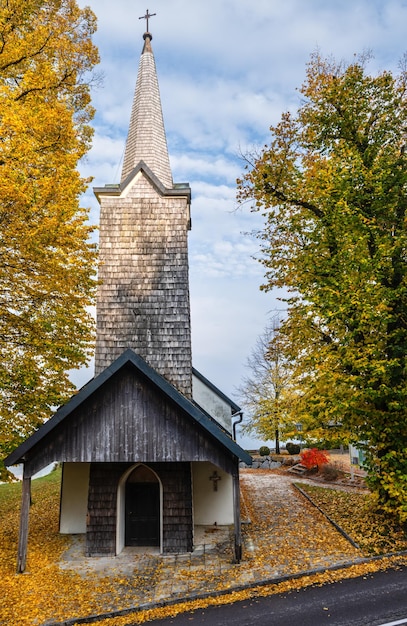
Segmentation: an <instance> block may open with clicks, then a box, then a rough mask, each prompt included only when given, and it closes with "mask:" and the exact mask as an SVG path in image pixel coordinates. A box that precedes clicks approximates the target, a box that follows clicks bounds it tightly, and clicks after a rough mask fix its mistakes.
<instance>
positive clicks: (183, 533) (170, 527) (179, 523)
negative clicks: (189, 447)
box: [150, 463, 193, 553]
mask: <svg viewBox="0 0 407 626" xmlns="http://www.w3.org/2000/svg"><path fill="white" fill-rule="evenodd" d="M150 467H151V468H152V469H154V471H155V472H156V473H157V475H158V476H159V477H160V479H161V482H162V485H163V552H167V553H171V552H175V553H176V552H191V551H192V548H193V515H192V476H191V465H190V463H165V464H164V463H155V464H152V465H151V466H150Z"/></svg>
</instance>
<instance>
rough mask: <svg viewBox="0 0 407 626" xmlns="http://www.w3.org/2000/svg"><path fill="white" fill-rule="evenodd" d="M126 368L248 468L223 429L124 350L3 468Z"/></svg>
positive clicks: (242, 452) (245, 457)
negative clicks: (149, 384) (132, 369)
mask: <svg viewBox="0 0 407 626" xmlns="http://www.w3.org/2000/svg"><path fill="white" fill-rule="evenodd" d="M128 364H130V365H132V366H133V367H134V368H135V369H136V370H137V372H138V373H139V374H141V375H142V376H143V377H144V378H145V379H147V380H148V381H149V382H150V383H151V384H152V385H153V386H154V387H155V388H156V389H157V390H158V391H159V392H161V393H162V394H163V395H164V396H165V397H166V398H167V399H168V400H169V401H171V402H172V403H173V404H175V405H176V406H177V407H178V409H179V410H181V411H182V412H183V413H184V414H186V415H187V416H188V417H189V418H190V419H191V420H192V421H193V422H194V423H195V424H199V426H200V427H201V428H202V429H203V430H204V431H205V432H206V433H207V434H208V435H210V436H211V438H213V439H214V440H215V441H216V442H218V443H219V444H221V446H222V447H223V448H224V449H225V450H226V451H227V452H228V453H229V454H230V455H232V456H234V457H236V458H238V459H240V460H241V461H244V462H245V463H246V464H247V465H251V463H252V458H251V456H250V455H249V454H248V453H247V452H246V451H245V450H243V448H241V447H240V446H239V445H238V444H237V443H236V442H235V441H233V439H231V438H230V436H229V435H228V434H227V433H226V432H225V431H224V429H223V428H222V427H221V426H220V425H218V424H217V423H216V422H215V421H214V420H213V419H211V418H210V417H209V416H208V415H207V414H206V413H205V412H204V411H203V410H201V409H200V408H199V407H198V406H197V405H195V404H193V402H191V401H190V400H188V398H186V397H185V396H183V395H182V394H181V393H180V392H179V391H177V389H175V387H173V385H171V384H170V383H169V382H168V381H167V380H166V379H165V378H163V377H162V376H161V375H160V374H158V373H157V372H156V371H155V370H154V369H153V368H151V367H150V366H149V365H148V364H147V363H146V362H145V361H144V360H143V359H142V358H141V357H140V356H139V355H137V354H136V353H135V352H133V350H130V349H128V350H126V351H125V352H123V354H122V355H121V356H120V357H119V358H118V359H116V361H114V363H112V365H110V366H109V367H108V368H106V369H105V370H104V371H103V372H101V373H100V374H99V375H98V376H97V377H96V378H93V379H92V380H91V381H90V382H88V383H87V384H86V385H85V386H84V387H82V389H80V391H79V392H78V393H77V394H76V395H75V396H73V397H72V398H71V399H70V400H69V401H68V402H67V403H66V404H64V405H63V406H62V407H60V408H59V409H58V410H57V411H56V413H55V414H54V415H53V417H51V419H49V420H48V421H47V422H46V423H45V424H43V426H41V427H40V428H39V429H38V430H37V431H36V432H35V433H34V434H33V435H31V437H29V438H28V439H26V441H24V442H23V443H22V444H21V445H20V446H19V447H18V448H17V449H16V450H14V452H12V453H11V454H10V455H9V456H8V457H7V458H6V459H5V461H4V463H5V465H6V466H11V465H16V464H18V463H23V462H24V461H25V459H26V455H27V454H28V453H29V452H30V451H31V450H32V449H33V448H34V446H37V445H38V444H40V443H41V441H42V440H44V438H45V437H47V435H49V434H50V433H51V432H52V431H53V430H54V429H55V428H56V427H57V426H59V425H60V424H61V422H63V421H64V420H65V419H66V418H68V417H69V416H70V415H71V414H72V412H73V411H74V410H75V409H77V408H78V407H80V405H81V404H82V403H84V402H85V401H86V400H87V399H88V398H90V397H91V396H92V395H93V394H94V393H96V392H97V391H98V390H99V389H101V387H102V386H103V385H105V384H106V383H107V382H108V381H109V380H110V379H111V378H112V377H113V376H114V375H115V374H116V373H117V372H118V371H119V370H121V369H122V368H123V367H125V366H127V365H128Z"/></svg>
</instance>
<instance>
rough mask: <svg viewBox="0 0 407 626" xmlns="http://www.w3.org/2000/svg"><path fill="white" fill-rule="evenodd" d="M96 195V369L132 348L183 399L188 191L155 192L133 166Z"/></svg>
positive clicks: (188, 377)
mask: <svg viewBox="0 0 407 626" xmlns="http://www.w3.org/2000/svg"><path fill="white" fill-rule="evenodd" d="M100 202H101V212H100V238H99V257H100V268H99V278H100V285H99V287H98V295H97V307H96V310H97V338H96V353H95V373H96V374H98V373H100V372H101V371H103V370H104V369H105V368H106V367H108V366H109V365H110V364H111V363H112V362H113V361H114V360H115V359H116V358H118V357H119V356H120V355H121V354H122V353H123V351H124V350H125V349H126V348H132V349H133V350H134V351H135V352H136V353H137V354H139V355H140V356H141V357H143V359H145V361H147V363H148V364H149V365H150V366H151V367H153V368H154V369H155V370H156V371H157V372H159V373H160V374H161V375H162V376H164V377H165V378H166V379H167V380H168V381H169V382H170V383H171V384H173V385H174V386H175V387H176V388H177V389H178V390H179V391H180V392H181V393H183V394H184V395H186V396H187V397H189V398H190V397H191V395H192V355H191V323H190V303H189V278H188V241H187V234H188V226H189V201H188V198H187V197H185V196H184V197H182V196H180V197H168V196H161V195H160V194H159V193H158V192H157V190H156V189H155V188H154V187H153V185H152V183H151V182H150V181H149V180H148V179H147V178H146V177H145V175H144V173H143V172H140V173H139V174H138V175H137V177H136V181H135V182H134V183H133V186H132V187H131V188H130V190H129V191H128V192H127V193H126V194H125V196H124V197H121V196H120V197H114V196H110V197H109V196H107V197H106V196H103V195H102V196H101V197H100Z"/></svg>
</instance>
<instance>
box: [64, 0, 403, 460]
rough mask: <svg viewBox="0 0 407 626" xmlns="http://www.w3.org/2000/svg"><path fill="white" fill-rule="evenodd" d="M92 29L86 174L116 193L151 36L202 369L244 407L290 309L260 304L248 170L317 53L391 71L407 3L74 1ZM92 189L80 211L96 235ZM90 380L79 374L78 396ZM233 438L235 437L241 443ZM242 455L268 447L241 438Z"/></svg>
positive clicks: (269, 299) (295, 99) (265, 298)
mask: <svg viewBox="0 0 407 626" xmlns="http://www.w3.org/2000/svg"><path fill="white" fill-rule="evenodd" d="M78 4H79V5H80V6H85V5H88V6H90V7H91V9H92V10H93V11H94V13H95V14H96V16H97V18H98V31H97V33H96V35H95V37H94V41H95V43H96V45H97V46H98V48H99V52H100V57H101V62H100V65H99V66H98V68H97V71H98V72H99V74H100V77H101V81H100V84H99V85H98V86H95V88H94V89H93V91H92V99H93V105H94V107H95V108H96V115H95V118H94V121H93V126H94V129H95V134H94V140H93V147H92V149H91V151H90V152H89V153H88V155H87V158H86V159H85V160H84V161H83V162H82V163H81V165H80V170H81V172H82V174H83V175H84V176H93V183H92V186H104V185H105V184H108V183H117V182H119V180H120V174H121V166H122V158H123V152H124V146H125V141H126V135H127V130H128V125H129V119H130V110H131V104H132V99H133V94H134V87H135V82H136V77H137V69H138V63H139V58H140V54H141V50H142V46H143V38H142V36H143V33H144V31H145V29H146V22H145V20H144V19H139V18H140V17H141V16H144V15H145V13H146V9H147V8H148V10H149V12H150V14H152V13H156V16H154V17H152V18H151V19H150V23H149V30H150V32H151V33H152V35H153V40H152V47H153V52H154V57H155V62H156V66H157V74H158V81H159V85H160V92H161V102H162V108H163V115H164V123H165V128H166V133H167V141H168V149H169V154H170V161H171V168H172V173H173V179H174V182H176V183H177V182H189V184H190V186H191V190H192V206H191V213H192V231H191V233H190V236H189V271H190V294H191V324H192V356H193V364H194V366H195V367H196V368H197V369H198V370H199V371H200V372H201V373H202V374H203V375H204V376H206V377H207V378H209V379H210V380H211V381H212V382H213V383H214V384H215V385H216V386H217V387H219V388H220V389H221V390H222V391H223V392H224V393H226V394H227V395H228V396H229V397H231V398H232V399H233V400H234V401H235V402H237V403H238V404H239V403H241V402H242V398H241V396H240V394H239V393H238V387H239V386H240V385H241V384H242V380H243V378H244V377H245V376H247V375H249V374H250V371H249V370H248V369H247V366H246V361H247V358H248V356H249V355H250V353H251V351H252V350H253V348H254V346H255V343H256V339H257V338H258V337H259V335H261V334H262V333H263V331H264V329H265V327H266V326H267V324H268V323H269V322H270V320H271V319H272V317H274V316H275V315H282V314H283V311H284V308H285V307H284V303H283V302H281V301H280V300H279V299H278V294H277V293H274V292H265V291H261V290H260V285H262V284H263V282H264V268H263V266H262V265H261V263H259V260H258V259H259V256H260V255H259V241H258V239H257V238H256V237H254V236H253V234H251V233H253V231H254V232H255V231H258V230H259V229H261V228H262V219H263V218H262V217H261V216H260V215H259V214H257V213H253V212H251V211H250V206H249V205H248V204H246V205H244V206H241V207H239V206H238V204H237V202H236V179H237V178H238V177H240V176H241V175H242V174H243V172H244V166H245V161H244V158H243V156H244V155H245V154H249V153H251V152H253V151H256V150H258V149H261V147H262V146H264V145H265V144H267V143H268V141H269V137H270V133H269V127H270V125H272V124H275V123H277V122H278V121H279V119H280V117H281V115H282V113H283V112H284V111H287V110H291V111H295V110H296V109H297V107H298V106H299V104H300V94H299V92H298V88H299V87H300V86H301V84H302V82H303V80H304V77H305V69H306V64H307V62H308V61H309V58H310V55H311V54H312V52H315V51H316V50H318V51H319V52H320V53H321V54H322V55H323V56H330V55H333V56H334V57H335V58H336V59H337V60H340V59H344V60H345V61H349V60H351V59H352V58H353V55H354V54H358V53H363V52H366V51H371V52H372V53H373V55H374V58H373V60H372V61H371V62H370V65H369V70H370V71H371V72H372V73H376V72H377V71H380V70H383V69H389V70H392V71H397V66H398V63H399V61H400V59H401V58H402V56H403V54H404V53H405V52H406V51H407V43H406V37H405V32H406V30H405V29H406V24H407V0H284V1H281V0H280V1H279V2H277V0H257V1H256V2H255V3H250V4H251V6H250V7H249V3H248V2H246V1H243V0H194V2H191V1H189V2H188V1H187V0H153V3H152V4H150V5H149V6H148V7H147V6H146V3H145V2H143V3H141V2H140V1H139V0H131V1H130V0H114V2H112V1H111V0H87V1H86V0H79V1H78ZM92 186H91V187H90V189H89V190H88V193H87V194H86V195H85V197H84V199H83V204H84V205H85V206H88V207H90V209H91V213H90V215H91V221H92V222H93V223H95V224H97V223H98V221H99V206H98V203H97V201H96V199H95V198H94V196H93V193H92ZM92 376H93V366H92V364H91V365H90V368H89V369H88V370H87V371H86V372H84V371H81V372H80V373H79V374H75V375H74V376H73V379H74V380H75V382H76V383H77V384H78V386H81V385H82V384H84V383H85V382H87V380H88V379H89V378H91V377H92ZM238 432H239V431H238ZM238 442H239V443H240V444H241V445H242V446H243V447H246V448H251V447H256V446H257V445H262V444H264V443H265V442H264V441H263V440H261V439H257V438H255V437H252V436H251V437H248V436H243V435H242V434H239V436H238Z"/></svg>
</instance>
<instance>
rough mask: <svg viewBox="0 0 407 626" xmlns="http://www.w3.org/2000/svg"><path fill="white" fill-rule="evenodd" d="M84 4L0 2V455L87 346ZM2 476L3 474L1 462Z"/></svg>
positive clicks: (88, 54) (88, 18)
mask: <svg viewBox="0 0 407 626" xmlns="http://www.w3.org/2000/svg"><path fill="white" fill-rule="evenodd" d="M95 28H96V23H95V16H94V14H93V13H92V12H91V11H90V10H89V9H88V8H85V9H80V8H79V7H78V6H77V4H76V2H75V1H74V0H8V1H7V2H1V3H0V138H1V139H0V306H1V316H0V458H1V459H2V458H4V456H6V454H8V453H9V452H10V451H11V450H12V449H13V448H15V447H16V445H17V444H19V443H20V442H21V441H22V440H23V439H24V438H26V437H27V436H28V435H30V434H31V433H32V432H33V431H34V430H35V429H36V428H37V427H38V426H39V425H40V424H41V423H42V422H43V421H44V420H46V419H47V418H48V417H49V416H50V414H51V412H52V410H53V409H54V408H55V407H56V406H58V405H60V404H61V403H62V402H64V401H65V400H66V399H67V398H68V397H69V396H70V395H72V393H73V391H74V386H73V385H72V383H71V382H70V381H69V378H68V371H69V370H70V369H72V368H78V367H80V366H82V365H83V364H84V363H85V362H86V361H87V359H88V358H89V355H90V354H91V350H92V347H93V335H94V323H93V320H92V317H91V315H90V313H89V305H91V304H92V302H93V294H94V288H95V274H94V268H95V255H96V250H95V246H94V245H93V244H92V243H91V242H90V239H89V237H90V234H91V232H92V230H93V229H92V228H90V226H89V224H88V211H87V210H85V209H83V208H81V207H80V205H79V197H80V195H81V194H82V193H83V191H84V190H85V189H86V182H87V181H85V180H83V179H82V178H81V177H80V175H79V173H78V171H77V164H78V161H79V159H81V158H82V157H83V156H84V154H85V153H86V152H87V150H88V149H89V147H90V141H91V137H92V130H91V127H90V126H89V122H90V120H91V119H92V117H93V109H92V107H91V104H90V85H89V81H90V80H92V76H93V68H94V66H95V64H96V63H97V62H98V53H97V49H96V48H95V46H94V45H93V43H92V35H93V33H94V31H95ZM2 467H3V469H1V468H0V477H2V478H4V476H5V473H4V466H2Z"/></svg>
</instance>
